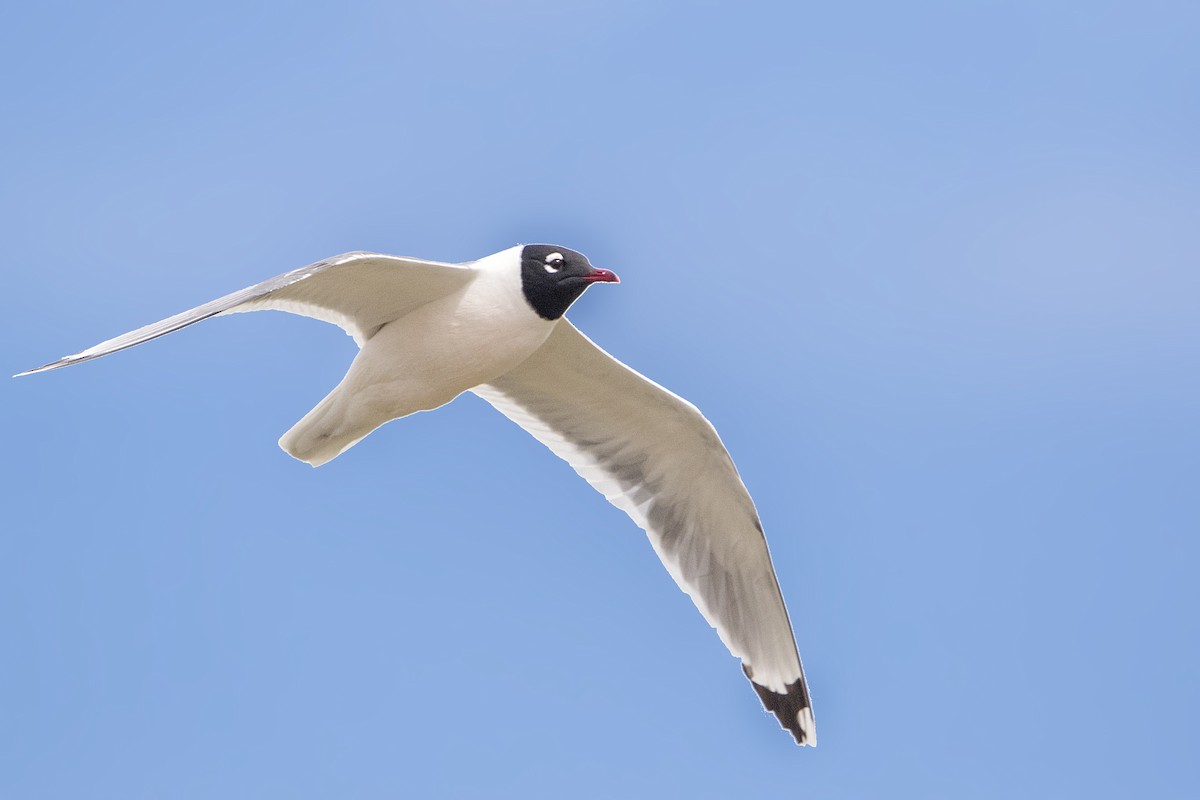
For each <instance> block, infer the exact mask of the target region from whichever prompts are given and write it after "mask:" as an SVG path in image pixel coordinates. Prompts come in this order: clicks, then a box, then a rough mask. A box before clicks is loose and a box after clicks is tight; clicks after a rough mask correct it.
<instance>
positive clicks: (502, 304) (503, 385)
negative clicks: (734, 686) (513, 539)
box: [18, 244, 817, 746]
mask: <svg viewBox="0 0 1200 800" xmlns="http://www.w3.org/2000/svg"><path fill="white" fill-rule="evenodd" d="M618 282H619V279H618V278H617V276H616V275H615V274H613V273H612V272H610V271H608V270H605V269H597V268H595V267H593V266H592V265H591V263H590V262H589V261H588V259H587V257H586V256H584V255H583V254H581V253H578V252H575V251H574V250H569V249H567V248H565V247H558V246H554V245H545V244H528V245H523V246H522V245H518V246H516V247H512V248H509V249H507V250H503V251H501V252H499V253H496V254H494V255H490V256H487V257H485V258H482V259H479V260H478V261H471V262H466V263H461V264H451V263H443V262H438V261H426V260H423V259H418V258H407V257H402V256H391V255H384V254H381V253H368V252H353V253H346V254H344V255H340V256H335V257H333V258H329V259H326V260H324V261H318V262H316V263H315V264H311V265H309V266H307V267H302V268H300V269H297V270H294V271H292V272H288V273H285V274H283V275H280V276H278V277H276V278H272V279H270V280H267V281H264V282H262V283H259V284H257V285H255V286H251V287H249V288H247V289H243V290H241V291H239V292H234V293H233V294H229V295H226V296H225V297H221V298H219V299H217V300H213V301H212V302H210V303H205V304H204V305H202V306H198V307H196V308H193V309H191V310H190V311H184V312H183V313H182V314H176V315H175V316H173V317H169V318H167V319H164V320H162V321H160V322H155V323H153V324H151V325H147V326H145V327H143V328H138V329H137V330H135V331H131V332H130V333H126V334H124V335H122V336H118V337H116V338H114V339H109V340H108V341H105V342H101V343H100V344H98V345H96V346H94V347H90V348H88V349H87V350H84V351H82V352H80V353H76V354H75V355H72V356H66V357H65V358H61V359H59V360H58V361H54V362H51V363H49V364H46V365H45V366H42V367H38V368H37V369H33V370H29V371H28V372H23V373H20V374H21V375H29V374H32V373H35V372H44V371H46V370H52V369H58V368H59V367H66V366H70V365H72V364H80V363H82V362H84V361H90V360H92V359H94V358H99V357H101V356H105V355H108V354H110V353H115V352H116V351H118V350H124V349H125V348H128V347H133V346H134V345H138V344H141V343H142V342H146V341H149V340H151V339H156V338H158V337H159V336H163V335H165V334H168V333H171V332H173V331H177V330H179V329H180V328H184V327H187V326H188V325H192V324H193V323H196V322H200V321H201V320H204V319H208V318H209V317H215V316H219V315H222V314H234V313H241V312H243V311H262V310H268V309H274V310H279V311H288V312H291V313H293V314H300V315H302V316H306V317H312V318H314V319H319V320H322V321H324V322H331V323H333V324H335V325H338V326H339V327H341V328H342V329H344V330H345V331H346V333H348V334H349V335H350V336H352V337H354V341H355V342H356V343H357V344H358V346H359V353H358V355H357V356H356V357H355V359H354V361H353V362H352V363H351V365H350V369H349V371H348V372H347V373H346V376H345V377H344V378H343V379H342V381H341V383H339V384H338V385H337V386H336V387H335V388H334V389H333V391H331V392H330V393H329V394H328V395H327V396H326V397H325V398H324V399H323V400H322V401H321V402H320V403H318V404H317V405H316V407H315V408H313V410H312V411H310V412H309V413H308V414H306V415H305V416H304V418H303V419H301V420H300V421H299V422H297V423H296V424H295V425H294V426H293V427H292V428H291V430H289V431H288V432H287V433H285V434H284V435H283V437H282V438H281V439H280V440H279V445H280V447H282V448H283V449H284V450H285V451H286V452H287V453H288V454H290V455H292V456H294V457H295V458H298V459H300V460H301V461H305V462H307V463H309V464H311V465H312V466H314V467H316V466H320V465H321V464H324V463H326V462H328V461H330V460H332V459H334V458H336V457H337V456H339V455H340V454H342V453H344V452H345V451H346V450H347V449H349V448H350V447H353V446H354V444H355V443H357V442H359V441H361V440H362V439H363V437H365V436H366V435H367V434H369V433H370V432H371V431H373V430H375V429H376V428H378V427H379V426H380V425H382V424H384V423H385V422H388V421H389V420H393V419H397V418H399V417H403V416H406V415H408V414H412V413H413V412H416V411H426V410H429V409H434V408H437V407H439V406H442V405H445V404H446V403H448V402H450V401H451V400H453V399H454V398H455V397H457V396H458V395H460V394H462V393H463V392H468V391H469V392H473V393H475V394H476V395H478V396H480V397H482V398H483V399H484V400H486V401H487V402H488V403H490V404H491V405H492V406H494V407H495V408H496V410H498V411H499V412H500V413H501V414H503V415H504V416H506V417H508V418H509V419H511V420H512V421H513V422H515V423H517V424H518V425H520V426H521V427H522V428H524V429H525V430H526V431H528V432H529V433H530V434H532V435H533V436H534V437H535V438H536V439H538V440H539V441H540V442H542V444H544V445H546V446H547V447H548V448H550V450H551V451H553V452H554V453H555V454H556V455H557V456H559V457H560V458H562V459H564V460H565V461H566V462H567V463H569V464H570V465H571V466H572V467H573V468H574V469H575V471H576V472H577V473H579V475H580V476H581V477H583V479H584V480H586V481H587V482H588V483H590V484H591V485H592V486H593V487H594V488H595V489H596V490H597V491H599V492H600V493H601V494H603V495H604V496H605V498H607V499H608V501H609V502H610V503H612V504H613V505H615V506H617V507H618V508H620V509H621V510H622V511H624V512H625V513H626V514H628V515H629V516H630V518H632V519H633V521H634V522H636V523H637V524H638V525H639V526H640V527H641V528H642V529H643V530H645V531H646V533H647V535H648V536H649V538H650V543H651V545H653V547H654V550H655V552H656V553H657V554H658V556H659V558H660V559H661V560H662V562H663V565H664V566H666V568H667V571H668V572H669V573H670V574H671V577H672V578H674V579H675V582H676V583H677V584H678V585H679V587H680V588H681V589H682V590H683V591H684V592H686V593H687V594H688V595H689V596H690V597H691V598H692V600H693V601H694V602H695V604H696V607H697V608H698V609H699V610H700V613H701V614H703V615H704V618H705V619H706V620H707V621H708V623H709V624H710V625H712V626H713V627H714V628H716V630H717V634H718V635H719V636H720V637H721V641H722V642H724V643H725V646H726V647H728V648H729V651H730V652H731V653H733V655H734V656H736V657H738V658H740V659H741V660H742V670H743V672H744V673H745V674H746V677H747V678H749V679H750V682H751V684H752V685H753V687H754V690H755V692H757V694H758V696H759V699H760V700H761V701H762V703H763V705H764V706H765V707H766V709H767V710H768V711H770V712H771V713H773V714H774V715H775V716H776V717H777V718H778V720H779V722H780V724H781V725H782V726H783V727H784V728H785V729H786V730H787V731H789V732H790V733H791V734H792V736H793V737H794V738H795V740H796V743H797V744H800V745H813V746H815V745H816V743H817V736H816V727H815V724H814V720H813V713H812V704H811V702H810V700H809V694H808V686H807V684H806V683H805V680H804V670H803V668H802V667H801V664H800V656H799V653H798V652H797V650H796V642H795V638H794V636H793V634H792V626H791V623H790V621H789V620H788V614H787V609H786V607H785V606H784V602H783V595H782V594H781V593H780V590H779V584H778V581H777V580H776V577H775V571H774V568H773V567H772V565H771V556H770V554H769V552H768V551H767V542H766V539H765V537H764V535H763V529H762V524H761V522H760V521H759V518H758V513H757V512H756V511H755V508H754V503H753V502H752V501H751V499H750V495H749V493H748V492H747V491H746V487H745V486H744V485H743V483H742V480H741V478H740V477H739V476H738V472H737V469H736V468H735V467H734V465H733V461H732V460H731V459H730V457H729V454H728V452H727V451H726V450H725V447H724V445H723V444H722V443H721V439H720V438H719V437H718V436H717V432H716V430H715V429H714V428H713V426H712V425H711V424H710V423H709V421H708V420H707V419H705V418H704V416H703V415H702V414H701V413H700V411H699V410H698V409H697V408H696V407H695V406H694V405H692V404H691V403H689V402H688V401H686V400H684V399H683V398H681V397H679V396H678V395H676V394H673V393H672V392H670V391H668V390H667V389H664V388H663V387H661V386H659V385H658V384H656V383H654V382H653V381H651V380H649V379H648V378H645V377H643V376H642V375H640V374H638V373H637V372H635V371H634V370H632V369H630V368H629V367H627V366H625V365H624V364H622V363H621V362H620V361H618V360H616V359H615V358H613V357H612V356H610V355H609V354H608V353H606V352H604V351H603V350H601V349H600V348H599V347H597V346H596V345H595V344H593V343H592V341H591V340H590V339H588V338H587V337H586V336H584V335H583V334H582V333H580V332H579V330H578V329H577V328H576V327H575V326H574V325H572V324H571V322H570V321H569V320H567V319H566V318H565V317H564V316H563V315H564V314H565V313H566V311H567V309H568V308H569V307H570V306H571V304H572V303H574V302H575V300H577V299H578V298H579V297H580V296H581V295H582V294H583V293H584V291H585V290H586V289H587V288H588V287H589V286H591V285H592V284H594V283H618ZM18 377H19V376H18Z"/></svg>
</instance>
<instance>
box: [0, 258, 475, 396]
mask: <svg viewBox="0 0 1200 800" xmlns="http://www.w3.org/2000/svg"><path fill="white" fill-rule="evenodd" d="M367 260H387V261H395V262H396V263H397V265H398V266H399V265H410V266H413V265H420V266H425V267H442V268H446V269H456V270H470V269H471V268H472V267H471V263H472V262H467V263H464V264H450V263H445V262H440V261H428V260H425V259H418V258H410V257H406V256H391V255H386V254H384V253H372V252H368V251H365V250H355V251H352V252H349V253H342V254H341V255H337V256H333V257H332V258H326V259H322V260H321V261H316V262H314V263H312V264H308V265H307V266H303V267H300V268H299V269H295V270H292V271H291V272H285V273H283V274H282V275H277V276H276V277H274V278H270V279H268V280H265V281H262V282H261V283H256V284H254V285H253V286H248V287H246V288H245V289H240V290H238V291H236V292H232V293H230V294H227V295H225V296H223V297H218V298H217V299H216V300H212V301H210V302H208V303H204V304H203V305H199V306H196V307H195V308H191V309H188V310H187V311H183V312H180V313H179V314H175V315H174V316H171V317H167V318H166V319H162V320H159V321H158V322H152V323H150V324H149V325H143V326H142V327H140V328H137V329H136V330H132V331H129V332H128V333H123V334H121V335H120V336H115V337H113V338H111V339H106V340H104V341H103V342H100V343H99V344H96V345H93V346H91V347H89V348H87V349H86V350H81V351H80V352H78V353H75V354H74V355H69V356H64V357H63V358H60V359H58V360H56V361H51V362H49V363H48V364H43V365H42V366H40V367H35V368H34V369H30V370H26V371H24V372H18V373H17V374H16V375H13V377H14V378H20V377H24V376H26V375H35V374H37V373H39V372H49V371H50V370H55V369H61V368H62V367H69V366H73V365H75V364H82V363H83V362H85V361H91V360H93V359H96V358H100V357H102V356H106V355H111V354H112V353H116V352H119V351H121V350H127V349H128V348H130V347H135V346H137V345H139V344H143V343H145V342H148V341H150V340H151V339H157V338H159V337H160V336H165V335H167V334H168V333H174V332H175V331H177V330H180V329H182V328H186V327H188V326H189V325H194V324H196V323H197V322H202V321H203V320H206V319H208V318H209V317H215V316H217V315H218V314H223V313H226V312H229V311H233V310H234V309H236V308H237V307H238V306H240V305H242V304H244V303H249V302H250V301H253V300H261V299H263V298H265V297H266V296H268V295H270V294H272V293H273V292H277V291H279V290H281V289H285V288H287V287H289V286H292V285H294V284H297V283H299V282H301V281H304V280H307V279H309V278H311V277H313V276H314V275H317V274H320V273H322V272H325V271H326V270H328V269H330V268H333V267H339V266H344V265H346V264H350V263H353V262H355V261H367ZM309 316H311V315H309ZM347 332H348V333H351V334H352V335H353V332H352V331H349V330H348V331H347ZM356 338H357V337H356Z"/></svg>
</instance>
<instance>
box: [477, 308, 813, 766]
mask: <svg viewBox="0 0 1200 800" xmlns="http://www.w3.org/2000/svg"><path fill="white" fill-rule="evenodd" d="M472 391H474V392H475V393H476V394H478V395H479V396H480V397H482V398H483V399H485V400H487V401H488V402H489V403H491V404H492V405H493V406H495V407H496V409H497V410H499V411H500V413H502V414H504V415H505V416H506V417H508V418H509V419H511V420H512V421H513V422H515V423H517V424H518V425H520V426H521V427H522V428H524V429H525V430H526V431H528V432H529V433H531V434H533V436H534V437H535V438H537V439H538V440H539V441H540V442H542V443H543V444H545V445H546V446H547V447H549V448H550V449H551V450H552V451H553V452H554V453H555V454H556V455H558V456H559V457H560V458H563V459H564V460H566V461H567V462H568V463H569V464H570V465H571V466H572V467H573V468H574V469H575V471H576V472H578V473H579V475H580V476H582V477H583V478H584V479H585V480H586V481H587V482H588V483H590V484H591V485H592V486H593V487H594V488H595V489H596V490H597V491H599V492H600V493H601V494H603V495H604V496H605V497H606V498H607V499H608V501H609V502H610V503H612V504H613V505H615V506H617V507H618V508H620V509H621V510H622V511H624V512H625V513H627V514H628V515H629V516H630V517H631V518H632V519H633V521H634V522H636V523H637V524H638V525H639V526H640V527H641V528H642V529H643V530H645V531H646V533H647V534H648V535H649V538H650V543H651V545H653V547H654V550H655V551H656V552H657V553H658V556H659V558H660V559H662V562H663V564H664V565H665V566H666V568H667V571H668V572H670V573H671V577H672V578H674V579H675V582H676V583H677V584H679V588H681V589H683V591H685V592H687V594H688V595H689V596H691V598H692V600H693V601H694V602H695V604H696V607H697V608H698V609H699V610H700V613H701V614H703V615H704V618H705V619H706V620H708V622H709V624H710V625H712V626H713V627H714V628H716V629H717V634H718V635H719V636H720V637H721V641H723V642H724V643H725V646H726V647H728V648H729V650H730V652H731V653H733V654H734V655H735V656H737V657H739V658H741V659H742V668H743V670H744V671H745V673H746V676H747V677H748V678H750V680H751V682H752V684H753V685H754V689H755V691H756V692H757V693H758V695H759V698H760V699H761V700H762V702H763V704H764V705H765V706H766V708H767V709H768V710H769V711H771V712H772V713H774V714H775V715H776V717H778V719H779V721H780V723H781V724H782V725H783V727H784V728H786V729H787V730H788V731H789V732H791V734H792V735H793V736H794V737H795V739H796V742H797V743H798V744H801V745H805V744H807V745H816V742H817V739H816V727H815V724H814V721H813V715H812V708H811V703H810V701H809V697H808V688H807V685H806V684H805V680H804V671H803V668H802V667H801V665H800V656H799V654H798V652H797V651H796V642H795V638H794V637H793V635H792V626H791V623H790V622H789V620H788V614H787V609H786V608H785V607H784V604H783V596H782V595H781V594H780V591H779V584H778V583H777V581H776V578H775V570H774V568H773V567H772V565H771V556H770V554H769V553H768V551H767V542H766V539H765V537H764V536H763V532H762V525H761V523H760V522H759V519H758V514H757V512H756V511H755V509H754V503H753V502H752V501H751V499H750V495H749V493H748V492H747V491H746V487H745V486H744V485H743V484H742V480H741V478H740V477H739V476H738V473H737V470H736V469H735V468H734V466H733V461H732V460H731V459H730V457H729V453H728V452H727V451H726V450H725V447H724V445H723V444H722V443H721V440H720V438H719V437H718V436H717V432H716V430H715V429H714V428H713V426H712V425H711V424H710V423H709V422H708V420H707V419H705V418H704V416H703V415H702V414H701V413H700V411H699V410H698V409H697V408H696V407H695V406H693V405H692V404H691V403H689V402H687V401H686V400H684V399H683V398H681V397H678V396H677V395H675V394H672V393H671V392H669V391H667V390H666V389H664V388H663V387H661V386H659V385H658V384H656V383H654V382H653V381H650V380H648V379H646V378H645V377H643V376H642V375H639V374H638V373H637V372H635V371H634V370H632V369H630V368H629V367H627V366H625V365H624V364H622V363H621V362H619V361H617V360H616V359H614V358H613V357H612V356H610V355H608V354H607V353H605V352H604V351H603V350H601V349H600V348H599V347H597V346H596V345H595V344H593V343H592V342H591V341H590V340H589V339H588V338H587V337H586V336H584V335H583V334H582V333H580V332H579V331H578V330H577V329H576V328H575V327H574V326H573V325H572V324H571V323H570V322H568V321H567V320H565V319H564V320H562V321H561V322H559V324H558V325H557V326H556V327H555V329H554V331H553V332H552V333H551V334H550V337H549V339H547V341H546V343H545V344H544V345H543V346H542V347H541V348H540V349H539V350H538V351H537V352H535V353H534V354H533V355H532V356H530V358H529V359H528V360H526V361H525V362H523V363H522V364H520V365H519V366H517V367H516V368H515V369H513V370H512V371H510V372H508V373H507V374H505V375H503V376H502V377H500V378H499V379H497V380H495V381H493V382H492V383H491V384H488V385H485V386H479V387H476V388H475V389H473V390H472Z"/></svg>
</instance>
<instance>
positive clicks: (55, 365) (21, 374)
mask: <svg viewBox="0 0 1200 800" xmlns="http://www.w3.org/2000/svg"><path fill="white" fill-rule="evenodd" d="M71 363H73V362H72V361H71V359H69V358H60V359H59V360H58V361H51V362H50V363H49V364H42V365H41V366H40V367H34V368H33V369H27V370H25V371H24V372H18V373H17V374H16V375H13V377H14V378H24V377H25V376H26V375H36V374H38V373H39V372H49V371H50V370H52V369H58V368H59V367H65V366H67V365H68V364H71Z"/></svg>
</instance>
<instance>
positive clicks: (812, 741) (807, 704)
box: [742, 665, 817, 747]
mask: <svg viewBox="0 0 1200 800" xmlns="http://www.w3.org/2000/svg"><path fill="white" fill-rule="evenodd" d="M742 672H744V673H746V677H747V678H749V679H750V685H751V686H753V687H754V691H755V692H756V693H757V694H758V699H759V700H761V701H762V704H763V707H764V708H766V709H767V711H770V712H771V713H772V714H774V715H775V717H776V719H778V720H779V724H780V725H782V726H783V728H784V730H786V731H787V732H788V733H790V734H792V738H793V739H795V740H796V744H798V745H800V746H801V747H804V746H805V745H808V746H809V747H816V746H817V727H816V724H815V722H814V720H813V713H812V701H811V700H809V698H808V687H807V686H806V685H805V684H804V676H803V675H801V676H800V677H799V678H797V679H796V680H795V681H793V682H792V683H789V684H788V685H787V687H786V688H787V694H779V693H778V692H773V691H771V690H770V689H768V688H767V687H765V686H760V685H759V684H757V683H755V682H754V677H753V676H752V675H751V674H750V670H749V669H748V668H747V667H746V666H745V665H742Z"/></svg>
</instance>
